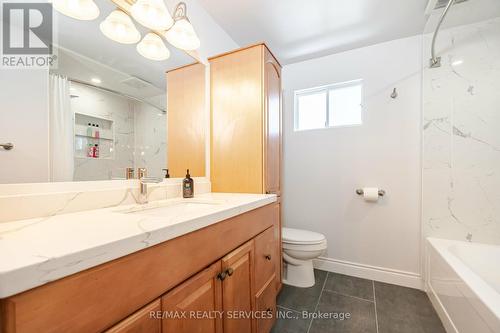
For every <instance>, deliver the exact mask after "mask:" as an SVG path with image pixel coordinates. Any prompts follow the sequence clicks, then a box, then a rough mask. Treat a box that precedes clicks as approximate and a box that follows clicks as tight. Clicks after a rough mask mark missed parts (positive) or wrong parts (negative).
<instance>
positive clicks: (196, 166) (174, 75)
mask: <svg viewBox="0 0 500 333" xmlns="http://www.w3.org/2000/svg"><path fill="white" fill-rule="evenodd" d="M167 86H168V90H167V110H168V121H167V127H168V130H167V137H168V139H167V142H169V143H171V144H169V145H168V149H167V155H168V157H167V162H168V168H169V172H170V176H171V177H174V178H175V177H177V178H179V177H180V178H184V176H185V175H186V169H189V172H190V173H191V176H198V177H203V176H205V127H206V116H205V66H204V65H203V64H200V63H196V64H193V65H189V66H185V67H181V68H178V69H176V70H173V71H170V72H168V73H167ZM162 167H164V166H162Z"/></svg>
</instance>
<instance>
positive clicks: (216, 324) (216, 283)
mask: <svg viewBox="0 0 500 333" xmlns="http://www.w3.org/2000/svg"><path fill="white" fill-rule="evenodd" d="M220 271H221V264H220V262H217V263H215V264H213V265H212V266H210V267H208V268H207V269H205V270H204V271H202V272H200V273H198V274H197V275H195V276H194V277H192V278H191V279H189V280H187V281H186V282H184V283H182V284H181V285H180V286H178V287H176V288H175V289H174V290H172V291H171V292H169V293H167V294H166V295H165V296H163V297H162V300H161V302H162V311H163V313H164V314H165V315H164V318H163V322H162V323H163V324H162V327H163V331H162V332H163V333H221V332H222V315H221V310H222V299H221V295H222V293H221V280H220V279H219V278H218V274H219V273H220ZM227 332H229V331H227Z"/></svg>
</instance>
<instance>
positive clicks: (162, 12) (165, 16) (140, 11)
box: [130, 0, 174, 30]
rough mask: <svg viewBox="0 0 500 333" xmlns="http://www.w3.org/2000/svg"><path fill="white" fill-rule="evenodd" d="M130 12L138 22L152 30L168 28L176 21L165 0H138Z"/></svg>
mask: <svg viewBox="0 0 500 333" xmlns="http://www.w3.org/2000/svg"><path fill="white" fill-rule="evenodd" d="M130 13H131V14H132V17H133V18H134V19H135V20H136V21H137V22H139V23H140V24H142V25H143V26H145V27H147V28H149V29H151V30H166V29H168V28H170V27H171V26H172V24H173V23H174V21H173V20H172V17H171V16H170V13H169V12H168V10H167V7H165V3H163V0H137V2H136V3H134V4H133V5H132V8H131V9H130Z"/></svg>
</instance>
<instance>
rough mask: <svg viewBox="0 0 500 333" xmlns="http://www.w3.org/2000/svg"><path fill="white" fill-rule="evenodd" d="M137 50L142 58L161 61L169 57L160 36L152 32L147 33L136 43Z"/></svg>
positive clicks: (168, 52)
mask: <svg viewBox="0 0 500 333" xmlns="http://www.w3.org/2000/svg"><path fill="white" fill-rule="evenodd" d="M137 52H139V54H140V55H142V56H143V57H144V58H148V59H151V60H156V61H161V60H166V59H168V57H170V51H169V50H168V49H167V47H166V46H165V44H164V43H163V41H162V40H161V38H160V36H158V35H157V34H155V33H154V32H150V33H148V34H147V35H146V36H144V38H143V39H142V41H141V42H140V43H139V44H137Z"/></svg>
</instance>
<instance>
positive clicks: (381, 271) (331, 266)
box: [313, 257, 424, 290]
mask: <svg viewBox="0 0 500 333" xmlns="http://www.w3.org/2000/svg"><path fill="white" fill-rule="evenodd" d="M313 265H314V268H317V269H321V270H324V271H328V272H333V273H339V274H345V275H350V276H355V277H359V278H363V279H368V280H374V281H380V282H385V283H391V284H395V285H399V286H403V287H409V288H414V289H420V290H424V283H423V280H422V276H420V275H419V274H416V273H411V272H405V271H399V270H395V269H389V268H383V267H377V266H369V265H363V264H358V263H353V262H349V261H343V260H337V259H333V258H325V257H319V258H318V259H315V260H314V261H313Z"/></svg>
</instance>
